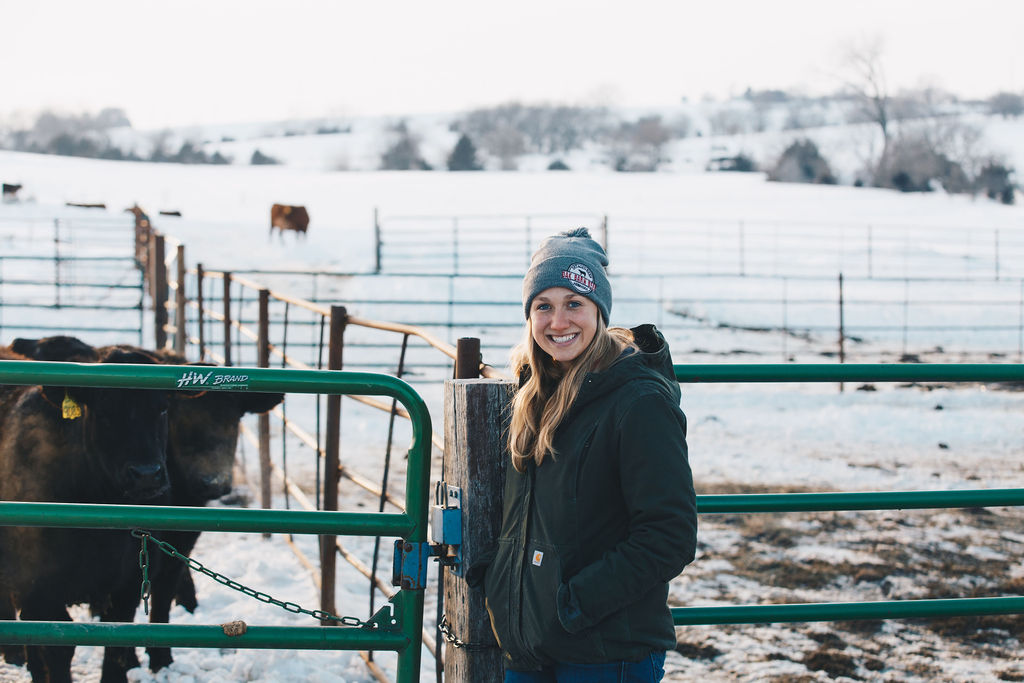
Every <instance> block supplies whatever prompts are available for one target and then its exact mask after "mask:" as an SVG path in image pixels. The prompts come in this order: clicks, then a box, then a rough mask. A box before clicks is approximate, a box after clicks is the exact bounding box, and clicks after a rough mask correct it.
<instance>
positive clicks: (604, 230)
mask: <svg viewBox="0 0 1024 683" xmlns="http://www.w3.org/2000/svg"><path fill="white" fill-rule="evenodd" d="M601 247H602V248H603V249H604V253H605V254H608V253H609V252H608V214H605V215H603V216H601Z"/></svg>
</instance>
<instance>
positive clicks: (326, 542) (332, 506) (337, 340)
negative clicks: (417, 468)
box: [320, 306, 348, 626]
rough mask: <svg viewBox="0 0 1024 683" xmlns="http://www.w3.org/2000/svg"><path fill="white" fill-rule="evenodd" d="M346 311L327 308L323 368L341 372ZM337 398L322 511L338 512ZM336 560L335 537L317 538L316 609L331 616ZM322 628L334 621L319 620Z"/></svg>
mask: <svg viewBox="0 0 1024 683" xmlns="http://www.w3.org/2000/svg"><path fill="white" fill-rule="evenodd" d="M347 321H348V312H347V311H346V310H345V307H344V306H331V331H330V341H329V342H328V347H327V369H328V370H341V368H342V365H343V353H342V351H343V350H344V348H345V340H344V335H345V324H346V322H347ZM340 442H341V396H339V395H338V394H330V395H329V396H328V397H327V429H326V431H325V434H324V510H330V511H336V510H337V509H338V477H339V474H340V471H341V455H340V450H341V443H340ZM336 559H337V538H336V537H335V536H321V537H320V609H322V610H323V611H324V612H329V613H331V614H334V611H335V610H334V574H335V565H336V563H335V560H336ZM320 623H321V624H323V625H324V626H330V625H332V624H336V623H337V622H332V621H330V620H328V619H324V620H321V622H320Z"/></svg>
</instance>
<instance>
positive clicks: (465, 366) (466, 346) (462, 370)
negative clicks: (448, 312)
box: [455, 337, 480, 379]
mask: <svg viewBox="0 0 1024 683" xmlns="http://www.w3.org/2000/svg"><path fill="white" fill-rule="evenodd" d="M479 376H480V340H479V339H477V338H476V337H460V338H459V340H458V342H456V345H455V379H476V378H477V377H479Z"/></svg>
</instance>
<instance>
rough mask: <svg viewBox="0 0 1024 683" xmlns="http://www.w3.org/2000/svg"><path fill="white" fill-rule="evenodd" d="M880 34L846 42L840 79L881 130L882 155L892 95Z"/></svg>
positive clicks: (887, 139)
mask: <svg viewBox="0 0 1024 683" xmlns="http://www.w3.org/2000/svg"><path fill="white" fill-rule="evenodd" d="M883 54H884V45H883V42H882V39H881V37H880V36H873V37H870V38H864V39H861V40H859V41H852V42H850V43H848V44H847V45H846V47H845V49H844V51H843V57H842V62H843V77H842V78H843V83H844V85H845V87H846V89H847V90H849V91H850V93H851V94H852V95H853V96H854V98H855V100H856V101H857V106H858V109H859V110H860V113H862V114H863V115H864V116H866V117H867V119H868V120H870V121H871V122H873V123H875V124H877V125H878V127H879V129H881V131H882V157H884V156H885V153H886V151H887V150H888V149H889V143H890V142H891V141H892V131H891V129H890V123H891V121H892V98H891V96H890V94H889V83H888V81H887V79H886V76H885V67H884V64H883V59H882V56H883Z"/></svg>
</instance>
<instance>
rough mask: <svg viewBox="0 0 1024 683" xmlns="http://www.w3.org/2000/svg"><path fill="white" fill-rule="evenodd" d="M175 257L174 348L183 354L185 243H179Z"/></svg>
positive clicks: (184, 336) (184, 340) (185, 336)
mask: <svg viewBox="0 0 1024 683" xmlns="http://www.w3.org/2000/svg"><path fill="white" fill-rule="evenodd" d="M175 258H176V260H177V262H178V271H177V278H178V280H177V285H178V286H177V287H176V288H175V290H174V350H175V351H177V352H178V353H180V354H182V355H184V354H185V342H186V341H187V340H188V337H187V335H186V334H185V245H183V244H179V245H178V249H177V252H176V254H175Z"/></svg>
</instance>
